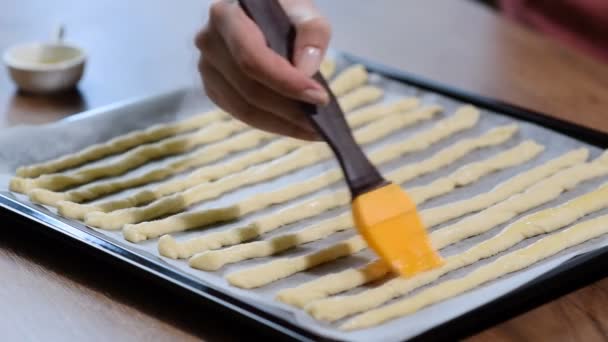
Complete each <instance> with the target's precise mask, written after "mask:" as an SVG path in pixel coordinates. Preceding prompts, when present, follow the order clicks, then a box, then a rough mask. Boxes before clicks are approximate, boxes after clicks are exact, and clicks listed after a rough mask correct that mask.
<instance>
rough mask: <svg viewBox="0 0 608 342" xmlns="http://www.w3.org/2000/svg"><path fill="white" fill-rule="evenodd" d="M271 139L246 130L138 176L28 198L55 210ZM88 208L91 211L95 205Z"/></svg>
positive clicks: (39, 192) (34, 192) (37, 191)
mask: <svg viewBox="0 0 608 342" xmlns="http://www.w3.org/2000/svg"><path fill="white" fill-rule="evenodd" d="M274 137H276V136H275V135H274V134H271V133H268V132H265V131H260V130H247V131H245V132H243V133H241V134H237V135H235V136H233V137H230V138H229V139H226V140H222V141H220V142H217V143H215V144H212V145H209V146H205V147H203V148H201V149H199V150H196V151H194V152H193V153H188V154H186V155H184V156H183V157H181V158H178V159H176V160H174V161H172V162H170V163H169V164H167V165H165V166H161V167H159V168H157V169H154V170H150V171H148V172H146V173H143V174H140V175H136V176H131V177H126V178H124V179H120V180H112V179H111V180H108V181H105V182H99V183H95V184H91V185H85V186H82V187H80V188H76V189H74V190H70V191H65V192H59V191H51V190H47V189H34V190H32V191H30V193H29V197H30V200H31V201H32V202H34V203H40V204H44V205H49V206H52V207H57V206H58V204H59V202H61V201H70V202H74V203H80V202H84V201H88V200H94V199H96V198H99V197H102V196H105V195H109V194H112V193H116V192H119V191H122V190H125V189H129V188H133V187H137V186H142V185H145V184H148V183H152V182H156V181H161V180H163V179H165V178H167V177H170V176H172V175H175V174H178V173H180V172H183V171H186V170H188V169H191V168H193V167H195V166H199V165H204V164H209V163H211V162H214V161H217V160H219V159H221V158H223V157H225V156H226V155H228V154H230V153H234V152H238V151H243V150H247V149H249V148H251V147H254V146H257V145H259V144H261V143H263V142H264V141H268V140H270V139H272V138H274ZM64 205H65V203H64ZM88 207H90V208H91V209H92V208H94V207H95V206H88ZM93 211H94V210H93ZM70 218H77V219H81V218H84V216H79V217H72V216H70Z"/></svg>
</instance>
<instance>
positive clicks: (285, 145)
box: [58, 99, 431, 219]
mask: <svg viewBox="0 0 608 342" xmlns="http://www.w3.org/2000/svg"><path fill="white" fill-rule="evenodd" d="M418 103H419V101H418V100H417V99H403V100H399V101H396V102H394V103H391V104H390V105H378V106H371V107H369V108H365V109H362V110H360V111H357V112H355V113H353V114H350V115H348V117H347V121H348V123H349V124H350V125H351V126H352V127H359V126H361V125H363V124H365V123H368V122H372V121H375V120H377V119H379V118H382V117H385V116H388V115H390V114H396V113H401V112H407V111H409V110H411V109H413V108H415V107H416V106H417V105H418ZM416 113H419V114H420V120H426V119H427V117H428V118H429V119H430V116H431V115H426V116H423V115H422V114H424V113H426V112H414V113H412V114H408V115H411V116H412V117H415V116H416ZM308 144H309V142H306V141H301V140H295V139H291V138H281V139H277V140H276V141H274V142H272V143H270V144H268V145H267V146H265V147H263V148H261V149H259V150H255V151H252V152H250V153H247V154H245V155H243V156H241V157H238V158H235V159H233V160H230V161H227V162H225V163H221V164H217V165H211V166H207V167H203V168H199V169H198V170H196V171H195V172H193V173H191V174H189V175H188V176H187V177H186V178H178V179H174V180H170V181H167V182H164V183H161V184H159V185H157V186H155V187H154V188H153V189H151V190H142V191H139V192H137V193H135V194H133V195H131V196H128V197H126V198H122V199H118V200H113V201H108V202H102V203H97V204H95V205H81V204H75V203H71V202H61V203H60V204H59V207H58V209H59V213H60V214H61V215H63V216H65V217H70V218H76V219H84V217H85V216H86V214H88V213H91V212H95V211H100V212H111V211H115V210H118V209H124V208H130V207H135V206H138V205H141V204H145V203H149V202H152V201H154V200H156V199H159V198H161V197H162V196H165V195H169V194H173V193H176V192H179V191H183V190H186V189H187V188H188V187H190V186H196V185H198V184H201V183H202V182H205V181H210V180H216V179H218V178H220V177H223V176H225V175H228V174H231V173H234V172H238V171H242V170H244V169H246V168H247V167H249V166H252V165H256V164H260V163H262V162H265V161H270V160H273V159H275V158H278V157H281V156H283V155H285V154H287V153H289V152H291V151H293V150H295V149H297V148H299V147H303V146H305V145H308ZM152 172H154V171H152Z"/></svg>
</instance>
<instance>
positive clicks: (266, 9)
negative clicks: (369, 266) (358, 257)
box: [239, 0, 442, 277]
mask: <svg viewBox="0 0 608 342" xmlns="http://www.w3.org/2000/svg"><path fill="white" fill-rule="evenodd" d="M239 4H240V5H241V7H242V8H243V10H244V11H245V13H246V14H247V15H248V16H249V17H250V18H251V19H252V20H253V21H254V22H255V23H256V24H257V26H258V27H259V28H260V30H261V31H262V33H263V34H264V36H265V38H266V42H267V44H268V46H269V47H270V48H271V49H273V50H274V51H275V52H276V53H278V54H279V55H281V56H283V57H284V58H286V59H287V60H289V61H291V60H292V53H293V51H292V50H293V42H294V37H295V28H294V27H293V25H292V24H291V21H290V19H289V17H288V16H287V14H286V13H285V12H284V10H283V8H282V7H281V5H280V4H279V3H278V2H277V1H276V0H239ZM313 79H315V80H316V81H317V82H319V83H320V84H321V85H322V86H323V87H324V88H325V89H326V90H327V92H328V94H329V97H330V102H329V103H328V104H327V105H325V106H316V105H312V104H305V103H302V104H301V106H302V109H303V111H304V112H305V113H306V114H307V117H308V118H309V119H310V121H311V123H312V125H313V127H314V128H315V129H316V130H317V131H318V132H319V134H320V135H321V136H322V137H323V138H324V140H325V141H326V142H327V143H328V144H329V146H330V147H331V149H332V151H333V152H334V154H335V155H336V157H337V159H338V162H339V163H340V166H341V168H342V171H343V173H344V178H345V179H346V182H347V184H348V187H349V189H350V192H351V195H352V211H353V219H354V222H355V226H356V228H357V230H358V231H359V233H360V234H361V235H362V236H363V238H364V239H365V241H366V242H367V244H368V245H369V246H370V247H371V248H372V250H373V251H374V252H376V254H378V255H379V256H380V258H381V259H382V260H384V262H386V263H387V264H388V265H390V266H391V268H392V269H393V270H394V271H395V272H396V273H398V274H400V275H402V276H405V277H409V276H412V275H415V274H417V273H419V272H422V271H425V270H429V269H431V268H434V267H437V266H439V265H441V264H442V259H441V257H440V256H439V254H438V253H437V252H436V251H435V249H434V248H433V246H432V245H431V242H430V239H429V237H428V234H427V232H426V229H425V227H424V225H423V224H422V221H421V220H420V217H419V215H418V212H417V210H416V204H415V203H414V201H412V199H411V198H410V197H409V196H408V195H407V194H406V192H405V191H403V190H402V189H401V187H400V186H398V185H397V184H393V183H390V182H388V181H387V180H385V179H384V178H383V177H382V175H381V174H380V173H379V172H378V170H377V169H376V167H375V166H374V165H373V164H372V163H371V162H370V161H369V159H368V158H367V157H366V156H365V154H364V153H363V150H362V149H361V147H359V145H358V144H357V143H356V141H355V139H354V138H353V135H352V132H351V130H350V127H349V126H348V125H347V123H346V120H345V118H344V114H343V112H342V109H341V108H340V105H339V104H338V102H337V100H336V97H335V95H334V94H333V93H332V91H331V89H330V88H329V86H328V84H327V82H326V81H325V79H324V78H323V76H322V75H321V74H320V73H319V72H317V73H316V74H315V75H314V76H313Z"/></svg>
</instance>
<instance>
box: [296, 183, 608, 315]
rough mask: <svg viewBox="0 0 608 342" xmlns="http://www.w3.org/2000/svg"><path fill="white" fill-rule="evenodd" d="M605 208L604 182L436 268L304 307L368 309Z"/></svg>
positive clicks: (343, 311) (322, 311)
mask: <svg viewBox="0 0 608 342" xmlns="http://www.w3.org/2000/svg"><path fill="white" fill-rule="evenodd" d="M607 207H608V185H604V186H602V187H600V188H599V189H597V190H595V191H592V192H590V193H587V194H585V195H582V196H579V197H577V198H575V199H573V200H571V201H569V202H567V203H565V204H562V205H560V206H558V207H555V208H549V209H545V210H541V211H538V212H536V213H533V214H531V215H528V216H525V217H523V218H521V219H519V220H517V221H516V222H514V223H512V224H510V225H508V226H507V227H505V228H504V229H503V230H502V231H501V232H500V233H499V234H497V235H496V236H494V237H492V238H490V239H488V240H485V241H483V242H481V243H479V244H477V245H475V246H474V247H472V248H470V249H468V250H467V251H465V252H463V253H460V254H457V255H454V256H451V257H448V258H447V259H446V263H445V264H444V265H443V266H442V267H440V268H437V269H435V270H432V271H429V272H424V273H421V274H419V275H417V276H415V277H412V278H410V279H404V278H400V277H397V278H393V279H391V280H389V281H387V282H386V283H384V284H382V285H380V286H377V287H375V288H372V289H370V290H366V291H363V292H360V293H358V294H355V295H350V296H338V297H335V298H330V299H326V300H320V301H316V302H313V303H311V304H310V305H308V306H307V307H306V310H307V311H308V312H309V313H310V314H311V315H312V316H313V317H314V318H316V319H319V320H327V321H332V322H333V321H336V320H338V319H341V318H344V317H346V316H350V315H353V314H356V313H360V312H364V311H367V310H371V309H373V308H375V307H378V306H380V305H382V304H384V303H386V302H388V301H389V300H391V299H394V298H397V297H401V296H403V295H405V294H407V293H409V292H411V291H413V290H415V289H417V288H419V287H422V286H424V285H427V284H430V283H432V282H433V281H435V280H437V279H439V277H441V276H443V275H444V274H446V273H448V272H452V271H455V270H457V269H459V268H462V267H465V266H469V265H472V264H474V263H475V262H477V261H479V260H482V259H486V258H489V257H491V256H493V255H496V254H498V253H501V252H504V251H506V250H507V249H509V248H511V247H513V246H515V245H517V244H518V243H520V242H522V241H523V240H525V239H528V238H531V237H534V236H538V235H541V234H547V233H551V232H554V231H556V230H558V229H560V228H563V227H566V226H568V225H570V224H572V223H574V222H576V221H577V220H578V219H580V218H582V217H583V216H586V215H589V214H591V213H593V212H597V211H599V210H602V209H605V208H607Z"/></svg>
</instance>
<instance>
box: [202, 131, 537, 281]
mask: <svg viewBox="0 0 608 342" xmlns="http://www.w3.org/2000/svg"><path fill="white" fill-rule="evenodd" d="M542 149H543V147H542V146H540V145H538V144H536V143H533V142H530V141H526V142H523V143H521V144H520V145H519V146H516V147H514V148H512V149H510V150H508V151H505V152H502V153H499V154H497V155H495V156H494V157H491V158H488V159H486V160H485V161H481V162H475V163H471V164H468V165H465V166H463V167H461V168H460V169H458V170H456V171H454V172H453V173H452V174H450V175H448V176H446V177H443V178H440V179H439V180H437V181H434V182H432V183H431V184H428V185H426V186H420V187H416V188H412V189H410V190H409V193H410V197H411V198H412V199H413V201H414V202H415V203H416V204H417V205H420V204H421V203H423V202H424V201H426V200H428V199H429V198H430V197H429V196H428V195H429V194H432V196H433V197H435V196H439V195H443V194H446V193H449V192H451V191H452V190H454V189H455V188H456V186H465V185H468V184H470V183H473V182H476V181H477V180H479V179H480V178H481V177H483V176H485V175H488V174H490V173H492V172H495V171H498V170H501V169H506V168H508V167H511V166H515V165H519V164H521V163H523V162H526V161H528V160H530V159H531V158H533V157H534V156H536V155H538V153H540V152H541V151H542ZM481 171H483V172H481ZM466 174H472V175H475V177H476V178H473V177H462V175H466ZM460 181H466V182H467V183H459V182H460ZM450 183H451V184H452V186H446V185H447V184H450ZM437 184H440V187H439V189H438V190H440V191H437V190H434V189H430V188H435V187H436V186H437ZM342 216H343V217H351V215H350V213H348V212H347V213H344V214H342ZM350 223H351V224H350V226H352V221H351V222H350ZM366 247H367V246H366V244H365V241H363V239H362V238H361V237H360V236H358V235H357V236H354V237H352V238H350V239H347V240H345V241H342V242H339V243H337V244H334V245H332V246H330V247H327V248H324V249H321V250H319V251H317V252H314V253H311V254H307V255H303V256H299V257H293V258H282V259H277V260H274V261H271V262H267V263H265V264H262V265H259V266H255V267H251V268H246V269H244V270H241V271H238V272H234V273H231V274H229V275H228V276H227V277H226V279H228V282H230V284H232V285H234V286H237V287H241V288H247V289H249V288H255V287H260V286H264V285H267V284H270V283H272V282H274V281H276V280H279V279H282V278H286V277H289V276H291V275H293V274H295V273H298V272H301V271H304V270H307V269H310V268H313V267H315V266H318V265H321V264H324V263H327V262H330V261H333V260H335V259H337V258H340V257H344V256H348V255H351V254H354V253H357V252H359V251H361V250H363V249H364V248H366ZM191 266H192V265H191Z"/></svg>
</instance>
